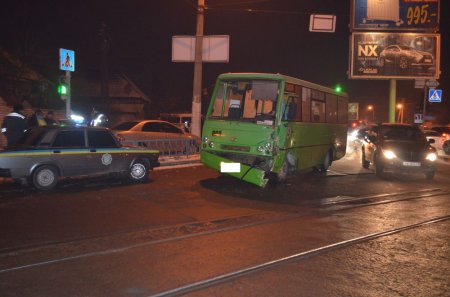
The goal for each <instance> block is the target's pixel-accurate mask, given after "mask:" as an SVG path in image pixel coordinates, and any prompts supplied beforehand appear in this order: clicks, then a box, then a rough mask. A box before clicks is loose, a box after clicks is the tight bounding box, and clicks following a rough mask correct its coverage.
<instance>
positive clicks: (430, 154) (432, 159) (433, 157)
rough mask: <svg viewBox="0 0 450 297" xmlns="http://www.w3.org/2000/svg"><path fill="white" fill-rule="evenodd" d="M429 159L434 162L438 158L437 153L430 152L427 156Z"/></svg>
mask: <svg viewBox="0 0 450 297" xmlns="http://www.w3.org/2000/svg"><path fill="white" fill-rule="evenodd" d="M426 159H427V160H428V161H431V162H434V161H436V159H437V156H436V153H429V154H428V155H427V157H426Z"/></svg>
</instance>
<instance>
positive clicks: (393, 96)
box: [389, 79, 397, 123]
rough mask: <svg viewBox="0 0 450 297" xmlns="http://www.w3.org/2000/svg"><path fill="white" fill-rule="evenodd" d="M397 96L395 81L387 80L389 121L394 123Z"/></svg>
mask: <svg viewBox="0 0 450 297" xmlns="http://www.w3.org/2000/svg"><path fill="white" fill-rule="evenodd" d="M396 97H397V81H396V80H395V79H391V80H389V123H395V101H396V100H397V99H396Z"/></svg>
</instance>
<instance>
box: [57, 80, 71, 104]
mask: <svg viewBox="0 0 450 297" xmlns="http://www.w3.org/2000/svg"><path fill="white" fill-rule="evenodd" d="M58 94H59V95H60V96H61V99H63V100H64V99H67V95H68V94H69V88H68V86H67V83H66V77H65V76H64V75H61V76H60V77H59V81H58Z"/></svg>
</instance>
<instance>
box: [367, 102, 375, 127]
mask: <svg viewBox="0 0 450 297" xmlns="http://www.w3.org/2000/svg"><path fill="white" fill-rule="evenodd" d="M367 109H368V110H370V111H372V123H374V124H375V108H374V107H373V105H369V106H367Z"/></svg>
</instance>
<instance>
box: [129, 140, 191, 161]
mask: <svg viewBox="0 0 450 297" xmlns="http://www.w3.org/2000/svg"><path fill="white" fill-rule="evenodd" d="M121 143H122V144H123V145H133V146H144V147H147V148H150V149H154V150H158V151H159V152H160V155H161V156H169V157H172V156H174V157H178V156H190V155H195V154H198V153H199V152H200V144H199V143H198V142H197V141H196V140H195V139H179V138H162V139H150V140H149V139H145V140H122V141H121Z"/></svg>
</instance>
